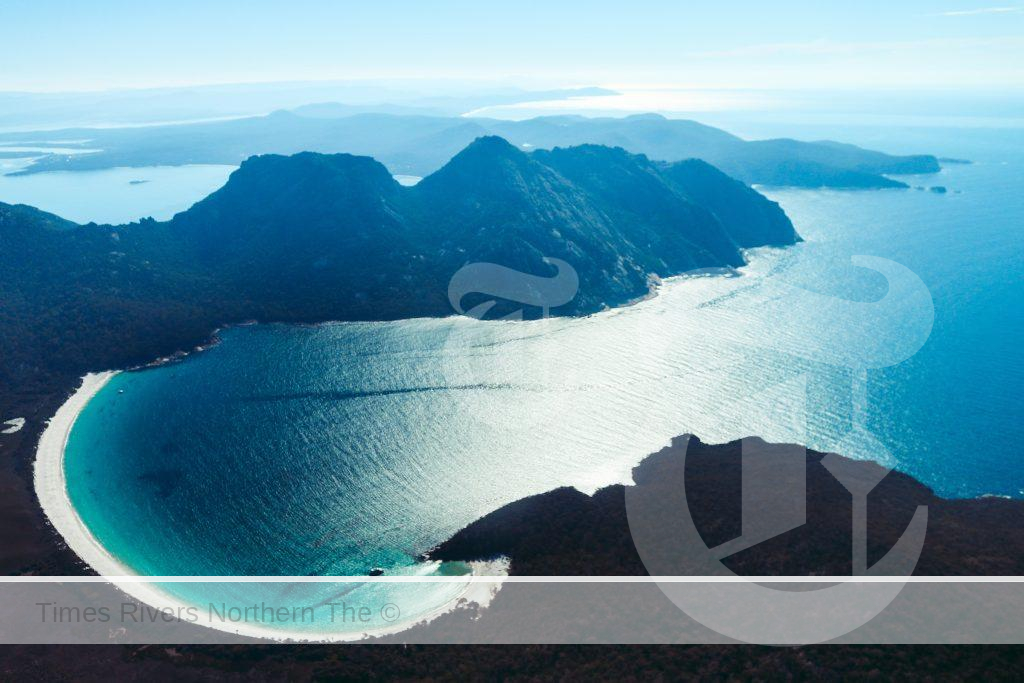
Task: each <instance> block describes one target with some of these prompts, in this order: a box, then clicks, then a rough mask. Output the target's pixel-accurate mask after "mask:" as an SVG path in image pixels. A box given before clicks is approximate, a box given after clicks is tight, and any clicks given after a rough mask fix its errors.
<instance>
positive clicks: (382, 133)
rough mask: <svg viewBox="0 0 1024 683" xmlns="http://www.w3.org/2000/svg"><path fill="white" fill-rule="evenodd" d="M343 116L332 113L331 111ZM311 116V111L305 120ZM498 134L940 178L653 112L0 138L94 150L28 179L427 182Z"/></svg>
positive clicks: (880, 160) (766, 164) (761, 176)
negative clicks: (255, 176)
mask: <svg viewBox="0 0 1024 683" xmlns="http://www.w3.org/2000/svg"><path fill="white" fill-rule="evenodd" d="M332 112H333V115H332ZM302 114H305V115H302ZM485 135H499V136H502V137H504V138H506V139H507V140H509V141H510V142H512V143H513V144H514V145H516V146H519V147H521V148H523V149H537V148H546V149H550V148H554V147H559V146H561V147H565V146H571V145H582V144H599V145H607V146H612V147H622V148H624V149H626V150H628V151H630V152H633V153H635V154H646V155H648V156H650V157H651V158H653V159H659V160H664V161H682V160H684V159H689V158H700V159H704V160H705V161H707V162H709V163H711V164H713V165H715V166H716V167H718V168H720V169H722V170H723V171H724V172H726V173H728V174H729V175H731V176H733V177H735V178H738V179H740V180H742V181H744V182H747V183H760V184H764V185H793V186H800V187H845V188H867V187H874V188H877V187H906V185H905V184H903V183H901V182H899V181H896V180H892V179H891V178H887V177H885V176H884V175H883V174H887V173H889V174H892V173H895V174H899V173H934V172H936V171H938V170H939V162H938V161H937V160H936V158H935V157H933V156H930V155H913V156H891V155H888V154H883V153H881V152H874V151H870V150H865V149H862V148H860V147H855V146H854V145H846V144H840V143H837V142H831V141H820V142H802V141H798V140H790V139H774V140H755V141H747V140H743V139H741V138H739V137H737V136H735V135H731V134H729V133H727V132H725V131H723V130H720V129H718V128H713V127H711V126H705V125H702V124H699V123H697V122H695V121H685V120H669V119H666V118H664V117H661V116H658V115H653V114H645V115H639V116H631V117H628V118H624V119H621V118H585V117H581V116H550V117H540V118H535V119H528V120H525V121H498V120H493V119H479V118H463V117H458V118H447V117H437V116H422V115H397V114H383V113H362V114H355V115H353V113H352V110H351V109H350V108H346V107H343V106H340V105H338V106H337V107H335V108H334V109H332V108H331V107H330V106H329V105H322V106H319V107H317V108H314V109H305V110H303V109H300V110H299V112H298V113H294V112H287V111H279V112H275V113H273V114H270V115H268V116H261V117H252V118H246V119H239V120H235V121H220V122H214V123H197V124H189V125H173V126H157V127H147V128H141V129H140V128H121V129H106V130H102V129H69V130H64V131H57V132H53V131H50V132H47V133H45V134H25V133H18V134H17V135H4V134H0V141H3V140H11V141H18V142H19V143H20V144H29V143H31V144H35V142H34V139H35V138H38V139H39V141H40V142H41V144H43V145H45V144H46V142H47V141H50V140H53V139H55V138H56V139H68V140H77V141H81V140H85V141H86V142H78V143H67V144H68V146H80V147H82V149H99V150H100V151H96V152H91V153H89V154H75V155H65V154H50V155H46V156H43V157H41V158H40V159H38V160H37V161H36V163H35V164H34V165H32V166H30V167H29V168H28V169H26V170H24V171H22V172H23V173H39V172H43V171H53V170H88V169H99V168H111V167H114V166H151V165H156V164H168V165H179V164H199V163H220V164H238V163H240V162H241V161H242V160H243V159H246V158H248V157H250V156H252V155H254V154H268V153H274V154H295V153H297V152H302V151H316V152H324V153H331V152H350V153H353V154H366V155H369V156H372V157H374V158H376V159H378V160H380V161H381V162H382V163H384V164H385V165H386V166H387V167H388V169H389V170H391V172H392V173H406V174H412V175H418V176H425V175H428V174H430V173H432V172H434V171H435V170H437V169H438V168H440V167H441V166H442V165H443V164H444V163H445V162H447V161H448V159H450V158H451V157H452V155H454V154H456V153H457V152H458V151H459V150H461V149H462V148H463V147H465V146H466V145H467V144H469V143H470V142H471V141H473V140H474V139H475V138H477V137H480V136H485Z"/></svg>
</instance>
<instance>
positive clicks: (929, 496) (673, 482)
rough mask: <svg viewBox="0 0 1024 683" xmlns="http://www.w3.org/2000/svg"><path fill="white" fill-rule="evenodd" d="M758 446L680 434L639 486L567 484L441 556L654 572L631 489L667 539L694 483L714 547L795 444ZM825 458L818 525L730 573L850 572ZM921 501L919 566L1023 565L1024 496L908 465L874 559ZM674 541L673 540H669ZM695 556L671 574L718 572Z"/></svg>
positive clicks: (815, 487) (814, 520) (702, 529)
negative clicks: (951, 489) (926, 480)
mask: <svg viewBox="0 0 1024 683" xmlns="http://www.w3.org/2000/svg"><path fill="white" fill-rule="evenodd" d="M758 441H759V440H758ZM759 443H760V444H762V445H761V446H760V448H759V450H758V452H757V459H756V460H754V461H753V462H752V463H751V462H747V463H743V461H742V449H741V442H740V441H734V442H731V443H727V444H706V443H703V442H701V441H700V439H698V438H697V437H694V436H685V437H679V438H677V439H675V440H673V443H672V445H671V446H669V447H666V448H665V449H663V450H662V451H660V452H658V453H655V454H652V455H650V456H648V457H647V459H645V460H644V461H643V462H642V463H641V464H640V465H638V466H637V467H636V468H634V470H633V482H634V483H633V484H631V485H629V486H622V485H615V486H609V487H607V488H604V489H601V490H599V491H597V492H596V493H595V494H594V495H593V496H588V495H585V494H583V493H580V492H579V491H577V490H576V489H573V488H561V489H556V490H554V491H550V492H548V493H543V494H540V495H537V496H532V497H530V498H524V499H522V500H519V501H516V502H514V503H510V504H509V505H506V506H504V507H502V508H500V509H498V510H496V511H495V512H492V513H491V514H489V515H486V516H485V517H482V518H481V519H478V520H477V521H475V522H473V523H472V524H470V525H469V526H468V527H466V528H465V529H463V530H462V531H460V532H458V533H457V534H456V535H455V536H453V537H452V538H451V539H449V540H448V541H446V542H444V543H443V544H441V545H440V546H439V547H438V548H437V549H435V550H434V551H433V552H432V553H431V555H432V557H434V558H435V559H441V560H472V559H479V558H490V557H498V556H506V557H509V558H510V560H511V567H510V571H511V573H513V574H520V575H542V576H550V575H555V576H578V575H594V576H603V575H607V576H635V575H645V574H648V569H647V567H646V566H645V565H644V562H643V561H642V560H641V557H640V554H639V553H638V552H637V548H636V546H635V544H634V538H635V535H636V532H635V530H634V528H633V527H631V524H632V525H635V524H637V522H638V520H640V523H645V520H644V519H643V518H642V517H641V513H639V512H637V510H640V509H641V507H640V505H639V504H634V507H633V508H632V510H630V511H629V512H628V511H627V507H628V505H627V495H632V496H633V498H632V499H631V500H634V501H637V500H644V501H651V500H653V501H655V504H654V505H650V506H649V507H648V508H647V509H646V510H647V511H649V512H651V513H653V516H652V518H651V519H650V520H647V521H648V522H649V523H650V524H651V525H652V528H654V529H656V530H657V529H664V530H665V531H664V532H663V533H659V537H660V538H662V539H671V538H672V535H671V531H669V529H671V528H672V527H673V526H674V525H677V524H679V523H680V521H679V520H680V519H681V517H680V515H679V513H678V510H679V509H680V507H679V505H678V503H679V502H680V497H679V494H678V491H680V490H681V489H682V488H683V487H685V489H686V497H687V506H686V507H687V508H688V509H689V511H690V512H691V513H692V518H693V523H694V526H695V527H696V528H697V529H698V531H699V533H700V535H701V538H702V539H703V540H704V542H705V543H706V544H707V545H708V547H714V546H716V545H718V544H720V543H725V542H726V541H729V540H731V539H733V538H736V537H737V536H739V535H740V534H741V533H742V530H743V526H742V525H743V522H742V505H743V503H742V483H741V479H742V476H743V474H742V473H741V467H747V468H750V467H757V466H763V467H765V468H771V467H772V465H771V463H770V462H769V461H767V458H770V457H771V455H769V454H770V453H771V452H772V451H777V452H784V450H783V449H785V448H787V447H786V446H778V445H773V444H767V445H765V444H763V442H760V441H759ZM824 457H825V454H823V453H818V452H815V451H807V452H806V491H807V523H806V524H804V525H802V526H799V527H797V528H795V529H792V530H790V531H788V532H786V533H784V534H781V535H779V536H776V537H775V538H772V539H771V540H768V541H765V542H763V543H760V544H758V545H755V546H753V547H751V548H748V549H746V550H743V551H742V552H739V553H736V554H735V555H732V556H730V557H729V558H727V559H726V560H724V563H725V564H726V565H727V566H728V568H729V569H730V570H731V571H734V572H735V573H737V574H740V575H747V576H809V575H818V576H849V575H850V574H851V547H852V538H851V533H852V523H851V520H852V512H851V509H852V505H853V502H852V498H851V495H850V492H849V491H848V490H847V489H846V488H844V487H843V485H842V484H840V483H839V481H838V480H837V479H836V478H835V477H834V476H833V475H832V474H831V472H830V470H829V469H827V468H826V467H825V466H824V465H823V464H822V459H823V458H824ZM832 457H837V456H832ZM840 460H841V462H842V463H843V465H844V467H845V468H847V471H848V472H849V473H850V474H851V475H854V476H856V477H862V478H863V479H864V480H865V481H867V480H870V481H875V480H876V477H877V476H880V475H883V474H884V471H883V470H881V468H880V467H879V466H878V465H877V464H875V463H873V462H867V461H854V460H848V459H845V458H842V459H840ZM747 474H748V475H749V471H748V473H747ZM628 489H632V491H629V490H628ZM641 497H642V498H641ZM922 505H923V506H926V507H927V510H928V525H927V534H926V536H925V541H924V546H923V550H922V552H921V556H920V559H919V561H917V562H916V565H915V566H914V567H913V569H914V573H915V574H917V575H928V576H963V575H988V576H1016V575H1020V574H1021V573H1024V534H1021V533H1020V525H1021V521H1022V520H1024V501H1019V500H1006V499H1002V498H979V499H973V500H949V499H944V498H940V497H938V496H936V495H935V494H934V493H933V492H932V491H931V490H930V489H929V488H928V487H926V486H925V485H923V484H921V483H920V482H918V481H917V480H915V479H914V478H912V477H910V476H908V475H906V474H902V473H900V472H889V473H888V474H884V478H882V479H881V483H879V484H878V486H877V487H876V488H875V489H873V490H872V491H871V494H870V496H869V497H868V517H867V519H868V528H867V531H868V545H867V556H868V564H869V566H871V565H873V564H874V563H875V562H877V561H878V560H879V559H880V558H881V557H883V556H884V555H885V554H886V553H888V552H889V550H890V549H891V548H892V547H893V546H894V545H895V543H896V541H897V540H898V539H899V538H900V536H901V534H903V532H904V531H905V530H906V528H907V526H908V524H909V523H910V520H911V518H912V517H913V515H914V512H915V510H916V509H917V508H918V506H922ZM642 533H643V531H642V530H641V535H642ZM664 544H665V547H672V546H671V544H670V542H669V541H668V540H665V541H664ZM691 559H692V558H690V557H688V556H680V557H679V561H678V563H676V564H675V565H674V566H673V570H674V571H673V572H664V571H662V572H661V573H673V574H678V575H704V574H705V573H707V572H706V567H705V566H704V565H702V564H700V563H698V562H697V561H696V560H693V563H692V564H688V563H689V562H691ZM658 569H664V567H659V568H658Z"/></svg>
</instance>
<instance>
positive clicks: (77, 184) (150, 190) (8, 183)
mask: <svg viewBox="0 0 1024 683" xmlns="http://www.w3.org/2000/svg"><path fill="white" fill-rule="evenodd" d="M8 149H10V148H4V147H3V146H0V153H2V152H5V151H7V150H8ZM65 151H74V150H65ZM30 161H31V160H30V159H27V158H26V159H21V158H14V159H4V158H0V202H5V203H7V204H28V205H29V206H34V207H36V208H38V209H42V210H43V211H49V212H50V213H55V214H57V215H58V216H60V217H61V218H67V219H68V220H72V221H75V222H77V223H89V222H90V221H91V222H95V223H113V224H119V223H130V222H132V221H137V220H139V219H140V218H145V217H147V216H150V217H152V218H155V219H156V220H158V221H163V220H167V219H169V218H170V217H171V216H173V215H174V214H176V213H178V212H179V211H184V210H185V209H187V208H188V207H190V206H192V204H194V203H195V202H197V201H199V200H200V199H202V198H203V197H205V196H206V195H208V194H210V193H211V192H213V191H214V190H216V189H217V188H219V187H221V186H222V185H223V184H224V183H225V181H227V179H228V176H229V175H231V172H232V171H234V170H235V168H236V167H235V166H223V165H194V166H146V167H142V168H110V169H104V170H101V171H76V172H67V171H59V172H54V173H36V174H32V175H26V176H12V175H6V174H8V173H12V172H15V171H17V170H19V169H21V168H24V167H25V166H27V165H28V164H29V162H30Z"/></svg>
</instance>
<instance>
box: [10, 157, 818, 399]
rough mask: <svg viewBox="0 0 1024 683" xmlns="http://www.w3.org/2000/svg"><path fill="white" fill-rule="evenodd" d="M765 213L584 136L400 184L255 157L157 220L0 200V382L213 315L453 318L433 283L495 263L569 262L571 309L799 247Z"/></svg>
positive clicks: (80, 362)
mask: <svg viewBox="0 0 1024 683" xmlns="http://www.w3.org/2000/svg"><path fill="white" fill-rule="evenodd" d="M798 239H799V237H798V236H797V234H796V232H795V231H794V229H793V226H792V224H791V223H790V221H789V219H788V218H787V217H786V215H785V214H784V212H783V211H782V209H781V208H780V207H779V206H778V205H777V204H775V203H774V202H771V201H769V200H767V199H766V198H764V197H763V196H762V195H760V194H758V193H757V192H756V191H754V190H752V189H750V188H749V187H747V186H746V185H744V184H743V183H741V182H738V181H735V180H733V179H732V178H729V177H728V176H726V175H724V174H723V173H721V172H719V171H718V170H716V169H715V168H713V167H711V166H709V165H707V164H705V163H702V162H695V161H687V162H681V163H679V164H657V163H655V162H652V161H650V160H648V159H647V158H646V157H643V156H635V155H632V154H629V153H627V152H625V151H623V150H621V149H611V148H607V147H599V146H594V145H588V146H582V147H576V148H571V149H556V150H553V151H550V152H537V153H534V154H527V153H525V152H523V151H521V150H519V149H517V148H515V147H513V146H512V145H510V144H509V143H508V142H506V141H505V140H503V139H501V138H497V137H483V138H480V139H478V140H476V141H475V142H473V143H472V144H471V145H469V146H468V147H467V148H466V149H464V150H463V151H462V152H460V153H459V154H457V155H456V156H455V157H454V158H453V159H452V160H451V161H450V162H449V163H448V164H447V165H445V167H444V168H442V169H441V170H440V171H438V172H437V173H435V174H434V175H432V176H430V177H428V178H426V179H424V180H423V181H422V182H421V183H420V184H419V185H417V186H415V187H411V188H408V187H402V186H401V185H399V184H398V183H397V182H396V181H395V180H394V179H393V178H392V177H391V174H390V173H389V172H388V170H387V169H386V168H385V167H384V166H383V165H382V164H380V163H379V162H377V161H375V160H373V159H370V158H368V157H358V156H352V155H348V154H336V155H322V154H315V153H300V154H297V155H294V156H291V157H283V156H276V155H267V156H260V157H254V158H251V159H249V160H247V161H246V162H245V163H243V164H242V166H241V168H240V169H239V170H238V171H236V172H235V173H234V174H232V176H231V178H230V179H229V181H228V183H227V184H226V185H225V186H224V187H223V188H221V189H220V190H218V191H216V192H214V193H213V194H211V195H210V196H209V197H207V198H206V199H204V200H202V201H200V202H198V203H197V204H195V205H194V206H193V207H192V208H191V209H189V210H188V211H185V212H183V213H180V214H178V215H177V216H175V217H174V218H173V219H171V220H170V221H166V222H157V221H153V220H151V219H146V220H143V221H141V222H139V223H132V224H129V225H119V226H111V225H95V224H89V225H81V226H79V225H76V224H74V223H70V222H68V221H65V220H63V219H60V218H58V217H56V216H53V215H51V214H47V213H44V212H42V211H39V210H36V209H33V208H31V207H26V206H10V205H6V204H0V246H2V248H0V272H2V277H0V335H2V340H3V346H4V354H3V357H2V358H0V380H2V381H3V382H4V383H8V382H10V383H15V382H19V381H24V380H26V379H28V378H31V377H34V376H37V375H40V374H46V373H57V374H59V375H68V374H81V373H82V372H84V371H86V370H89V369H101V368H109V367H122V366H125V365H129V364H134V363H141V362H146V361H150V360H152V359H154V358H156V357H159V356H162V355H165V354H168V353H171V352H174V351H176V350H187V349H188V348H190V347H191V346H193V345H195V344H197V343H200V342H202V341H203V340H205V339H206V337H207V336H208V335H209V333H210V332H211V330H212V329H213V328H214V327H216V326H218V325H221V324H225V323H232V322H241V321H245V320H249V319H259V320H278V321H319V320H326V319H336V320H386V319H398V318H408V317H416V316H443V315H448V314H451V313H452V306H451V304H450V303H449V300H448V282H449V280H450V279H451V277H452V275H453V274H454V273H455V272H456V271H457V270H458V269H459V268H461V267H462V266H463V265H465V264H467V263H471V262H481V261H483V262H494V263H498V264H501V265H504V266H507V267H510V268H514V269H516V270H519V271H523V272H527V273H531V274H534V275H538V276H551V275H553V274H554V268H553V267H552V266H551V265H549V264H548V263H547V262H546V261H545V260H544V259H545V257H554V258H558V259H562V260H564V261H566V262H567V263H569V264H570V265H571V266H572V267H573V268H574V269H575V270H576V271H577V273H578V276H579V282H580V287H579V292H578V294H577V296H576V297H575V298H574V299H573V300H572V301H571V302H569V303H568V304H565V305H563V306H561V307H560V308H557V309H555V310H553V311H552V313H554V314H556V315H558V314H561V315H577V314H587V313H592V312H595V311H599V310H601V309H602V308H605V307H607V306H615V305H620V304H623V303H627V302H629V301H631V300H634V299H636V298H638V297H642V296H644V295H645V294H647V293H648V291H649V288H650V286H651V279H650V278H651V277H652V276H660V277H664V276H670V275H674V274H679V273H683V272H686V271H689V270H693V269H701V268H714V267H733V266H739V265H741V264H742V263H743V262H744V260H743V255H742V253H741V249H742V248H746V247H752V246H758V245H784V244H791V243H793V242H794V241H796V240H798Z"/></svg>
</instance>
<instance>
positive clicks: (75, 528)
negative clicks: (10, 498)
mask: <svg viewBox="0 0 1024 683" xmlns="http://www.w3.org/2000/svg"><path fill="white" fill-rule="evenodd" d="M116 374H117V373H116V372H101V373H90V374H88V375H86V376H85V377H83V378H82V385H81V386H80V387H79V389H78V390H77V391H76V392H75V393H74V395H72V396H71V398H70V399H68V401H67V402H66V403H64V405H62V406H61V407H60V409H59V410H58V411H57V414H56V415H54V416H53V418H52V419H50V421H49V422H48V423H47V426H46V429H45V430H44V431H43V434H42V436H41V437H40V439H39V446H38V449H37V451H36V462H35V477H34V478H35V489H36V495H37V496H38V497H39V502H40V505H41V506H42V508H43V511H44V512H45V513H46V516H47V517H48V518H49V520H50V523H51V524H53V527H54V528H55V529H56V530H57V532H58V533H59V534H60V535H61V537H63V538H64V541H65V542H66V543H67V544H68V547H70V548H71V550H73V551H74V552H75V553H76V554H77V555H78V556H79V557H80V558H82V560H84V561H85V562H86V563H87V564H88V565H89V566H90V567H91V568H92V569H93V570H94V571H96V573H98V574H100V575H101V576H104V577H107V578H109V579H110V581H111V583H112V584H114V585H115V586H117V587H118V588H119V589H120V590H121V591H123V592H124V593H126V594H127V595H129V596H131V597H132V598H134V599H136V600H138V601H140V602H143V603H145V604H147V605H150V606H151V607H154V608H157V609H161V610H165V611H168V612H170V613H174V614H180V613H181V612H182V609H183V608H188V607H189V605H186V604H185V603H183V602H181V601H180V600H177V599H175V598H174V597H172V596H170V595H168V594H167V593H165V592H164V591H162V590H160V588H159V587H158V586H156V585H155V584H153V583H148V582H144V581H141V582H140V581H139V580H138V579H137V578H135V577H137V576H138V574H136V572H134V571H132V570H131V569H130V568H129V567H127V566H125V565H124V564H122V563H121V562H119V561H118V560H117V558H115V557H114V556H113V555H111V554H110V553H109V552H108V551H107V550H106V548H104V547H103V546H102V545H101V544H100V542H99V541H98V540H97V539H96V538H95V537H94V536H93V535H92V533H91V532H90V531H89V529H88V528H87V527H86V526H85V524H84V523H83V522H82V520H81V518H80V517H79V516H78V513H77V511H76V510H75V509H74V507H73V506H72V504H71V500H70V498H69V497H68V491H67V482H66V481H65V477H64V450H65V447H66V445H67V442H68V437H69V435H70V433H71V428H72V427H73V426H74V424H75V420H76V419H77V418H78V416H79V414H80V413H81V412H82V410H83V409H84V408H85V406H86V405H87V404H88V402H89V401H90V399H92V398H93V397H94V396H95V395H96V394H97V393H98V392H99V391H100V390H101V389H102V388H103V387H104V386H105V385H106V384H107V382H109V381H110V380H111V379H112V378H113V377H114V376H115V375H116ZM469 564H470V566H471V568H472V571H473V574H472V576H470V577H466V584H465V586H464V587H463V589H462V591H461V592H460V593H459V595H457V596H456V597H454V598H453V599H452V600H450V601H448V602H447V603H446V604H443V605H439V606H438V607H437V608H436V609H435V610H432V611H429V612H428V613H426V614H421V615H418V616H416V617H415V618H414V619H409V620H405V621H402V622H398V623H396V624H395V625H393V626H388V627H380V628H373V629H367V630H366V631H363V632H356V631H352V632H336V633H332V632H317V633H312V632H305V631H291V630H287V629H276V628H268V627H265V626H260V625H258V624H239V623H223V622H220V621H216V620H211V619H202V620H199V621H197V622H196V623H198V624H200V625H203V626H208V627H210V628H214V629H217V630H220V631H225V632H228V633H234V634H237V635H241V636H246V637H253V638H263V639H269V640H275V641H307V642H344V641H355V640H362V639H365V638H371V637H378V636H386V635H392V634H396V633H400V632H402V631H405V630H407V629H409V628H411V627H413V626H416V625H417V624H422V623H425V622H429V621H432V620H433V619H436V618H437V617H439V616H441V615H442V614H445V613H448V612H451V611H453V610H455V609H457V608H458V607H459V606H460V604H463V603H464V602H468V603H475V604H477V605H479V606H480V607H482V608H483V607H487V605H488V604H489V603H490V601H491V599H492V598H493V597H494V595H495V594H496V593H497V591H498V590H499V589H500V587H501V581H500V579H499V580H495V579H493V578H485V577H504V576H505V575H507V570H508V566H507V562H506V561H504V560H498V561H493V562H472V563H469ZM474 577H479V579H482V580H476V581H474V580H473V578H474ZM159 578H161V579H164V580H165V582H166V583H173V577H159ZM189 578H191V579H192V580H195V577H189ZM217 578H218V579H220V580H222V581H223V578H224V577H217ZM246 578H247V579H248V580H249V581H252V579H251V578H249V577H246ZM294 578H295V580H296V581H302V580H303V579H304V578H305V577H294ZM452 578H453V577H441V579H440V580H441V581H446V582H450V581H452ZM119 579H121V580H119ZM167 579H171V580H167ZM387 579H388V577H358V579H353V582H355V581H356V580H358V582H359V583H370V582H375V581H387ZM307 580H309V579H307ZM312 580H317V581H324V580H329V579H328V577H314V578H313V579H312ZM344 580H345V578H344V577H342V578H340V579H339V582H344ZM200 614H203V612H202V611H200ZM207 616H208V615H207Z"/></svg>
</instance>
